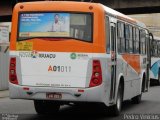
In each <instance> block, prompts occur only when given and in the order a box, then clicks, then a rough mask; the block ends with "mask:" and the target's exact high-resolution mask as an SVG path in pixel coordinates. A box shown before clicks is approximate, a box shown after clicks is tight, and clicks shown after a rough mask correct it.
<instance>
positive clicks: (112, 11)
mask: <svg viewBox="0 0 160 120" xmlns="http://www.w3.org/2000/svg"><path fill="white" fill-rule="evenodd" d="M101 5H102V4H101ZM102 6H103V8H104V10H105V12H106V13H108V14H111V15H113V16H115V17H117V18H119V19H121V20H126V21H128V22H131V23H134V24H137V25H138V26H140V27H143V28H146V26H145V24H144V23H142V22H140V21H138V20H135V19H133V18H131V17H129V16H127V15H124V14H122V13H120V12H118V11H116V10H114V9H112V8H109V7H107V6H104V5H102Z"/></svg>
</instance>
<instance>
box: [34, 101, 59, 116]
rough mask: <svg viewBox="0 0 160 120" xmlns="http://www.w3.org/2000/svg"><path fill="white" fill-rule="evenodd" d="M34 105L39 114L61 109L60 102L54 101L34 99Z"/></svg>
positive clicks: (55, 111) (51, 112)
mask: <svg viewBox="0 0 160 120" xmlns="http://www.w3.org/2000/svg"><path fill="white" fill-rule="evenodd" d="M34 107H35V110H36V112H37V113H38V114H53V113H57V112H58V111H59V108H60V104H58V103H55V102H54V101H46V100H34Z"/></svg>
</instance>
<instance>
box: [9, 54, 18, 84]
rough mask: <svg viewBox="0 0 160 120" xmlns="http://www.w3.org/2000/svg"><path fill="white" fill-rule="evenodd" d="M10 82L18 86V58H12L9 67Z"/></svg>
mask: <svg viewBox="0 0 160 120" xmlns="http://www.w3.org/2000/svg"><path fill="white" fill-rule="evenodd" d="M9 81H10V82H11V83H13V84H18V80H17V74H16V58H15V57H12V58H10V66H9Z"/></svg>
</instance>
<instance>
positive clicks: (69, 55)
mask: <svg viewBox="0 0 160 120" xmlns="http://www.w3.org/2000/svg"><path fill="white" fill-rule="evenodd" d="M80 4H81V5H80ZM44 5H46V6H48V7H45V8H44V7H43V6H44ZM22 6H23V8H22ZM53 6H54V7H53ZM73 6H74V7H73ZM81 6H83V7H81ZM33 8H34V10H33ZM37 11H39V12H55V11H56V12H69V13H70V12H73V13H74V12H78V13H91V14H92V15H93V26H92V29H93V31H92V32H93V33H92V34H93V36H92V38H93V39H92V41H90V42H86V41H83V40H82V41H81V40H78V39H74V38H70V39H66V38H60V39H59V38H54V39H52V38H51V39H49V38H45V39H44V38H33V39H29V40H24V41H18V26H17V24H18V18H19V13H23V12H24V13H25V12H37ZM13 14H14V15H13V18H12V22H13V26H12V34H11V45H10V50H11V52H10V57H11V58H13V57H15V58H16V61H17V65H16V70H17V71H16V72H17V79H18V85H15V84H12V83H9V85H10V97H11V98H15V99H16V98H19V99H20V98H21V99H31V100H37V99H38V100H39V99H40V100H53V101H59V102H61V101H62V102H86V101H87V102H101V103H104V104H105V105H106V106H111V105H114V104H115V103H116V100H117V93H118V87H119V84H120V82H122V81H121V80H122V79H123V80H124V91H123V100H128V99H131V98H133V97H135V96H137V95H140V94H141V92H142V91H141V86H142V85H141V84H142V80H143V74H144V73H145V71H146V66H145V65H146V64H147V63H145V62H146V61H145V59H146V56H142V55H141V54H132V53H123V54H120V53H118V50H117V49H118V44H116V45H115V46H116V50H115V54H116V60H115V61H114V62H113V61H112V57H113V55H115V54H113V51H110V52H109V53H107V48H106V47H107V45H106V40H105V39H106V33H105V32H106V30H105V19H104V18H105V15H108V16H109V19H110V21H109V22H110V23H114V24H115V33H116V34H115V35H116V38H115V40H116V42H117V41H118V39H117V20H121V21H123V22H126V23H129V24H132V25H134V26H139V27H143V26H141V25H140V23H139V22H137V21H136V20H134V19H131V18H129V17H127V16H125V15H123V14H120V13H119V12H116V11H114V10H112V9H110V8H107V7H104V6H103V5H101V4H96V3H84V2H81V3H78V2H48V1H47V2H38V3H19V4H17V5H16V7H15V9H14V12H13ZM107 27H109V28H110V27H111V26H107ZM13 33H16V34H13ZM109 34H111V33H110V31H109ZM107 40H109V41H110V42H111V37H110V38H109V39H107ZM117 43H118V42H117ZM22 44H24V45H29V47H28V48H27V50H26V48H25V47H24V48H22V49H20V45H22ZM28 49H29V50H28ZM94 60H98V61H99V62H100V67H101V70H102V83H101V84H100V85H98V86H94V87H90V82H91V78H92V74H95V73H94V72H93V61H94ZM144 61H145V62H144ZM113 65H115V66H116V74H115V76H114V78H115V79H114V81H115V83H114V84H115V85H114V86H113V87H114V88H112V82H113V79H112V72H113V71H112V66H113ZM47 93H60V94H61V95H62V98H61V99H49V98H47V97H46V94H47ZM112 93H113V94H114V95H113V94H112ZM112 97H113V98H114V99H112V100H111V98H112Z"/></svg>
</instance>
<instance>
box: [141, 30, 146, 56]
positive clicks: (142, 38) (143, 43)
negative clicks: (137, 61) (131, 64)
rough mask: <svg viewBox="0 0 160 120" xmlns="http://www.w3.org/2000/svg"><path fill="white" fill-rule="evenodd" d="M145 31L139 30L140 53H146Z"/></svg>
mask: <svg viewBox="0 0 160 120" xmlns="http://www.w3.org/2000/svg"><path fill="white" fill-rule="evenodd" d="M145 37H146V33H145V31H144V30H140V53H141V54H146V40H145Z"/></svg>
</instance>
